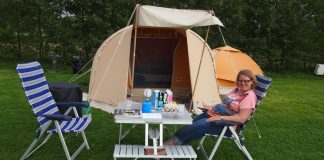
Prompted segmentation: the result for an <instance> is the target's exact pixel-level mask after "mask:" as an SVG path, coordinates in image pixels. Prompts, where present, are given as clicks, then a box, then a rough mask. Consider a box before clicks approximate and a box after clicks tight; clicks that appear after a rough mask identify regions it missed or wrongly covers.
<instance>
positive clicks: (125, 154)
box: [114, 102, 197, 159]
mask: <svg viewBox="0 0 324 160" xmlns="http://www.w3.org/2000/svg"><path fill="white" fill-rule="evenodd" d="M117 109H141V104H140V103H136V102H124V103H120V104H118V106H117ZM161 115H162V119H161V121H160V122H159V124H160V127H159V128H160V134H162V133H163V125H164V124H174V125H177V124H180V125H189V124H192V117H191V115H190V113H189V112H188V111H187V110H185V111H184V112H182V113H177V112H161ZM115 123H119V124H120V130H119V141H118V143H119V144H117V145H115V151H114V158H190V159H191V158H193V159H195V158H196V157H197V155H196V153H195V151H194V150H193V148H192V147H191V146H188V145H186V146H162V144H163V135H160V138H159V139H160V147H163V148H164V149H165V150H166V152H167V154H166V155H145V154H144V149H145V148H146V147H147V145H148V144H147V135H145V146H143V145H122V144H120V142H121V140H122V139H124V138H125V137H126V135H127V134H128V133H129V132H130V131H131V130H132V129H133V128H135V126H136V125H137V124H145V129H146V130H147V127H148V124H149V123H150V122H147V121H145V120H144V119H143V118H142V117H140V116H138V117H129V116H124V115H115ZM123 124H133V126H132V127H131V128H129V129H127V130H126V131H124V132H123ZM161 126H162V127H161Z"/></svg>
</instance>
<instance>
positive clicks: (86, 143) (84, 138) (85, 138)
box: [81, 131, 90, 150]
mask: <svg viewBox="0 0 324 160" xmlns="http://www.w3.org/2000/svg"><path fill="white" fill-rule="evenodd" d="M81 135H82V138H83V142H84V143H85V145H86V147H87V149H88V150H90V147H89V143H88V140H87V137H86V135H85V133H84V131H82V132H81Z"/></svg>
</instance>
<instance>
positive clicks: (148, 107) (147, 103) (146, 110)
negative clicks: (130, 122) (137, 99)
mask: <svg viewBox="0 0 324 160" xmlns="http://www.w3.org/2000/svg"><path fill="white" fill-rule="evenodd" d="M142 113H151V103H150V101H149V100H148V99H147V100H145V101H144V102H143V103H142Z"/></svg>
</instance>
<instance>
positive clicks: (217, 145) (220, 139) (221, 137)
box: [208, 126, 228, 160]
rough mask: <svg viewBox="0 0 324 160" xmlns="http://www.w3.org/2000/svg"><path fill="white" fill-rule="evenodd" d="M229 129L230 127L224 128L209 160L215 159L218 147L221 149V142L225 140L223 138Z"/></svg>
mask: <svg viewBox="0 0 324 160" xmlns="http://www.w3.org/2000/svg"><path fill="white" fill-rule="evenodd" d="M227 128H228V126H224V128H223V130H222V132H221V134H220V135H219V137H218V139H217V142H216V144H215V146H214V148H213V150H212V152H211V153H210V155H209V158H208V160H212V159H213V157H214V155H215V153H216V151H217V149H218V147H219V145H220V142H221V141H222V140H223V138H224V135H225V133H226V130H227Z"/></svg>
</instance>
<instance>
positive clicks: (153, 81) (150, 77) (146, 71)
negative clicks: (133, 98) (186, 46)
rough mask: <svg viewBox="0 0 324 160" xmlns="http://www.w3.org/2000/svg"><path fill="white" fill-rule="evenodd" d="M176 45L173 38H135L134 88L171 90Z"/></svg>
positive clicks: (175, 40)
mask: <svg viewBox="0 0 324 160" xmlns="http://www.w3.org/2000/svg"><path fill="white" fill-rule="evenodd" d="M177 43H178V39H175V38H171V39H170V38H158V37H155V38H137V47H136V61H135V77H134V87H135V88H171V82H172V70H173V53H174V50H175V48H176V46H177Z"/></svg>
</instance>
